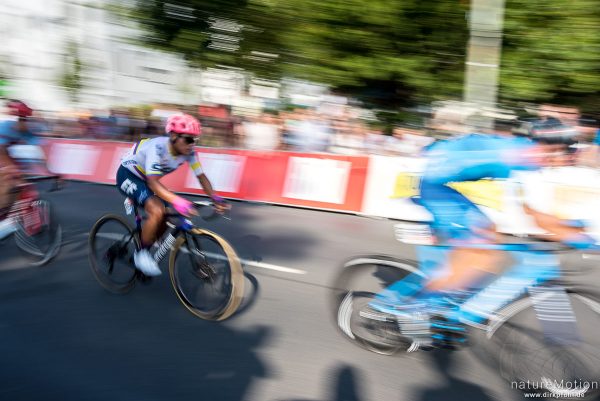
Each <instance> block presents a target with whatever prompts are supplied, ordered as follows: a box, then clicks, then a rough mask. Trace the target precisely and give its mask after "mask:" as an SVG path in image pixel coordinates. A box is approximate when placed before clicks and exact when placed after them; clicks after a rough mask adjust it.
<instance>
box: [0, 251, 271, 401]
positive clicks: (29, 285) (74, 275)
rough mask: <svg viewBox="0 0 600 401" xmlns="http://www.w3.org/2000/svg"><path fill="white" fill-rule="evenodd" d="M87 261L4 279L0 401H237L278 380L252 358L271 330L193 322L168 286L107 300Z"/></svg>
mask: <svg viewBox="0 0 600 401" xmlns="http://www.w3.org/2000/svg"><path fill="white" fill-rule="evenodd" d="M85 262H87V261H86V260H83V261H82V263H81V266H79V267H80V268H75V267H71V268H68V269H65V268H64V266H63V268H62V269H61V268H60V266H55V267H52V268H47V269H26V270H13V271H5V272H2V273H1V274H0V278H1V280H0V294H1V296H0V298H1V299H2V302H1V303H0V316H2V319H1V321H0V331H1V332H2V333H3V334H2V341H0V354H1V355H2V359H3V361H2V364H1V365H0V399H3V400H13V401H14V400H33V399H46V400H65V401H70V400H74V401H82V400H93V401H96V400H98V401H106V400H111V401H116V400H123V401H130V400H145V401H154V400H177V401H187V400H190V401H192V400H193V401H198V400H224V401H238V400H247V399H248V397H249V396H250V395H249V394H250V391H251V389H252V386H253V384H254V383H255V380H256V379H260V378H266V377H270V376H271V375H272V374H273V373H274V372H273V371H272V370H271V369H270V368H269V366H267V364H266V363H265V362H263V360H262V359H261V358H260V357H259V355H258V353H257V351H258V350H260V349H261V348H263V347H266V346H268V344H269V343H271V342H272V341H273V339H274V336H275V333H274V331H273V329H272V328H271V327H268V326H257V327H253V328H245V329H243V330H236V329H233V328H231V327H230V326H229V325H228V323H227V322H224V323H214V322H206V321H202V320H200V319H197V318H194V317H193V316H192V315H191V314H189V313H188V312H187V311H186V310H185V309H184V308H182V307H181V305H178V304H177V301H176V299H174V296H173V294H172V291H171V292H169V291H162V290H160V288H161V287H162V286H163V285H164V286H166V285H167V284H168V282H167V281H168V280H162V283H161V285H159V286H157V289H158V291H155V290H153V291H149V290H150V289H147V290H146V291H144V289H143V288H140V289H138V291H134V292H132V293H131V294H129V295H128V296H116V295H113V294H109V293H107V292H105V291H103V290H101V289H100V288H99V287H98V285H97V283H95V282H94V281H93V279H92V280H90V279H89V277H88V276H89V274H90V273H89V269H88V267H87V264H86V263H85ZM15 285H18V288H19V290H18V291H15V290H13V286H15ZM164 290H167V288H165V289H164ZM169 298H170V301H171V302H167V300H168V299H169Z"/></svg>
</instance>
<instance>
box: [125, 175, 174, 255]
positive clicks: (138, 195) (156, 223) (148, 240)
mask: <svg viewBox="0 0 600 401" xmlns="http://www.w3.org/2000/svg"><path fill="white" fill-rule="evenodd" d="M117 188H118V189H119V192H121V193H122V194H123V195H124V196H126V197H128V198H130V199H131V200H132V202H133V203H134V204H135V205H136V206H138V207H141V208H143V209H144V210H145V212H146V215H147V219H146V220H145V222H144V223H143V224H142V238H141V242H142V246H143V247H145V248H147V247H150V246H151V245H152V244H153V243H154V241H155V240H156V238H157V236H158V235H160V234H161V233H162V232H164V230H165V228H166V224H165V204H164V202H163V201H162V200H161V199H160V198H158V197H157V196H156V195H155V194H154V192H152V190H150V188H148V185H147V184H146V182H145V181H144V180H142V179H141V178H139V177H138V176H136V175H135V174H133V173H132V172H131V171H129V170H128V169H127V168H125V167H123V166H121V167H119V170H117Z"/></svg>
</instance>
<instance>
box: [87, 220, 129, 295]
mask: <svg viewBox="0 0 600 401" xmlns="http://www.w3.org/2000/svg"><path fill="white" fill-rule="evenodd" d="M139 248H140V245H139V239H138V236H137V235H136V233H135V232H134V230H133V228H131V226H130V225H129V223H128V222H127V220H125V219H124V218H123V217H121V216H117V215H111V214H108V215H105V216H102V217H101V218H100V219H99V220H98V221H97V222H96V224H94V227H92V231H90V237H89V260H90V267H91V268H92V273H94V277H95V278H96V280H97V281H98V282H99V283H100V285H102V287H104V288H105V289H107V290H108V291H110V292H113V293H116V294H123V293H126V292H128V291H130V290H131V289H132V288H133V287H134V285H135V279H136V271H135V267H134V264H133V254H134V253H135V251H136V249H139Z"/></svg>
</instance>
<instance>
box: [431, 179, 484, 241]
mask: <svg viewBox="0 0 600 401" xmlns="http://www.w3.org/2000/svg"><path fill="white" fill-rule="evenodd" d="M420 192H421V199H420V203H421V204H422V205H423V206H424V207H425V208H426V209H427V210H428V211H429V212H430V213H431V214H432V215H433V223H432V224H431V227H432V229H433V231H434V233H435V235H436V237H437V239H438V241H439V242H440V243H441V244H448V245H462V244H464V245H468V244H473V243H487V242H489V241H490V239H489V238H487V237H485V236H484V234H483V233H478V232H477V229H485V230H490V229H491V228H492V227H493V226H494V225H493V223H492V221H491V220H490V219H489V218H488V217H487V216H486V215H485V214H483V212H482V211H481V210H480V209H479V208H478V207H477V206H476V205H475V204H474V203H473V202H471V201H470V200H469V199H467V198H466V197H465V196H464V195H462V194H461V193H460V192H458V191H456V190H455V189H453V188H450V187H449V186H447V185H444V184H438V183H430V182H427V181H423V182H421V191H420Z"/></svg>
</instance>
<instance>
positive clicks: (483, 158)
mask: <svg viewBox="0 0 600 401" xmlns="http://www.w3.org/2000/svg"><path fill="white" fill-rule="evenodd" d="M533 146H534V144H533V142H531V141H530V140H528V139H525V138H516V137H503V136H498V135H484V134H470V135H465V136H461V137H457V138H453V139H449V140H445V141H439V142H436V143H435V144H433V145H432V146H431V147H430V148H429V149H428V150H427V153H426V157H427V158H428V163H427V167H426V168H425V172H424V173H423V181H424V182H428V183H430V184H442V185H443V184H446V183H449V182H461V181H477V180H480V179H483V178H508V176H509V175H510V173H511V171H515V170H537V169H539V168H540V166H538V165H536V164H534V163H532V162H531V161H530V160H527V158H526V156H525V152H526V151H527V150H528V149H530V148H531V147H533Z"/></svg>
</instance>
